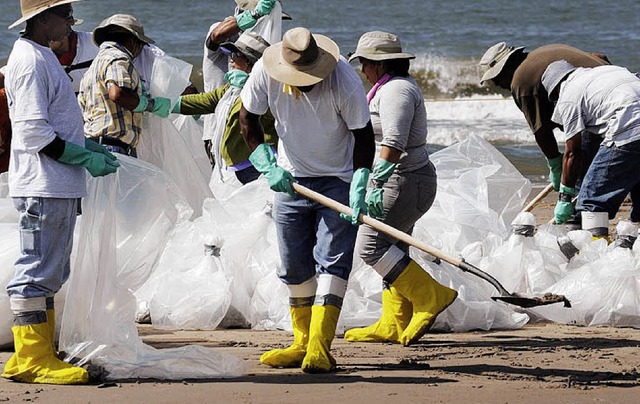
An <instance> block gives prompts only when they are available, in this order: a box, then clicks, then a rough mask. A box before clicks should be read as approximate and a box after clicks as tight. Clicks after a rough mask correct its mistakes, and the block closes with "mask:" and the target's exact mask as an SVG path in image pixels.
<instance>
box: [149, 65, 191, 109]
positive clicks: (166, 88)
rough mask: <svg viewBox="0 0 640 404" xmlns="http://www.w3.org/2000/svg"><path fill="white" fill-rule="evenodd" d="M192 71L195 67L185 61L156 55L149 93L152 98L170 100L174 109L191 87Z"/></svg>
mask: <svg viewBox="0 0 640 404" xmlns="http://www.w3.org/2000/svg"><path fill="white" fill-rule="evenodd" d="M192 69H193V66H192V65H190V64H189V63H187V62H185V61H183V60H180V59H176V58H174V57H172V56H169V55H167V54H162V55H156V57H155V59H154V61H153V68H152V69H151V80H150V81H151V82H150V83H149V93H150V94H151V96H152V97H164V98H169V99H170V100H171V106H172V107H173V106H174V105H175V104H176V102H177V101H178V97H180V94H182V92H183V91H184V89H185V88H186V87H187V86H188V85H189V76H190V75H191V70H192Z"/></svg>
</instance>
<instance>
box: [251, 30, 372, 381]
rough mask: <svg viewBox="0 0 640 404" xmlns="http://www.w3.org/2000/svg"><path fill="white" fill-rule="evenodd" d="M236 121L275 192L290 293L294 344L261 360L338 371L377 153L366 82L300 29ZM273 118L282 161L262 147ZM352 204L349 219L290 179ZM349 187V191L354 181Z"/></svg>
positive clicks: (260, 77) (261, 71)
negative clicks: (336, 348)
mask: <svg viewBox="0 0 640 404" xmlns="http://www.w3.org/2000/svg"><path fill="white" fill-rule="evenodd" d="M240 98H241V99H242V104H243V108H242V110H241V112H240V124H241V127H242V133H243V135H244V136H245V140H246V142H247V144H248V146H249V148H250V149H251V150H252V153H251V155H250V156H249V160H250V161H251V163H252V164H253V166H254V167H255V168H256V169H257V170H258V171H260V172H261V173H262V174H264V175H265V177H266V178H267V180H268V182H269V185H270V186H271V189H273V190H275V191H278V192H277V193H276V196H275V201H274V206H273V218H274V221H275V224H276V229H277V235H278V246H279V249H280V256H281V258H282V267H281V269H280V271H279V274H278V275H279V276H280V279H281V280H282V281H283V282H284V283H285V284H286V285H287V287H288V289H289V305H290V313H291V321H292V326H293V338H294V341H293V344H292V345H291V346H289V347H287V348H284V349H274V350H271V351H268V352H265V353H264V354H263V355H262V356H261V357H260V362H262V363H263V364H266V365H269V366H274V367H298V366H301V367H302V370H303V371H304V372H307V373H317V372H319V373H324V372H330V371H332V370H334V369H335V367H336V361H335V359H334V358H333V356H332V355H331V353H330V349H331V342H332V341H333V338H334V335H335V330H336V325H337V322H338V317H339V315H340V309H341V307H342V301H343V299H344V296H345V293H346V290H347V279H348V278H349V273H350V272H351V265H352V261H353V250H354V243H355V238H356V233H357V227H356V226H354V225H357V224H358V221H357V216H358V214H359V213H363V214H364V213H366V204H365V201H364V198H365V193H366V186H367V181H368V178H369V171H370V167H371V164H372V162H373V156H374V153H375V141H374V135H373V129H372V127H371V122H370V119H369V109H368V107H367V99H366V95H365V93H364V88H363V87H362V82H361V80H360V78H359V77H358V75H357V74H356V73H355V71H354V69H353V68H352V67H351V66H350V65H349V64H348V62H347V61H346V59H344V58H342V57H340V51H339V48H338V45H336V43H335V42H333V41H332V40H331V39H330V38H328V37H326V36H323V35H318V34H311V32H309V30H308V29H306V28H302V27H298V28H293V29H291V30H289V31H287V32H286V33H285V34H284V36H283V39H282V42H279V43H277V44H275V45H272V46H270V47H269V48H267V50H265V52H264V55H263V57H262V59H261V60H259V61H258V63H256V65H255V66H254V67H253V71H252V72H251V75H250V76H249V79H248V80H247V83H246V84H245V86H244V88H243V89H242V92H241V94H240ZM267 109H271V112H272V114H273V116H274V117H275V120H276V131H277V133H278V137H279V138H280V142H279V147H278V156H277V157H276V156H275V154H274V151H273V149H272V148H271V147H270V146H269V145H268V144H266V143H265V140H264V135H263V132H262V128H261V127H260V121H259V117H260V115H262V114H264V113H265V112H266V111H267ZM294 181H295V182H298V183H300V184H301V185H303V186H305V187H308V188H311V189H313V190H315V191H317V192H319V193H321V194H324V195H325V196H327V197H329V198H331V199H333V200H336V201H337V202H339V203H342V204H345V205H346V204H349V205H350V206H351V208H353V211H354V212H353V216H352V217H351V216H350V217H347V218H346V219H347V220H348V221H345V220H343V219H342V218H341V216H340V215H339V214H338V213H336V212H334V211H333V210H331V209H329V208H326V207H324V206H322V205H320V204H319V203H317V202H313V201H309V200H307V199H305V198H304V197H302V196H299V195H297V194H296V193H295V192H294V191H293V189H292V182H294ZM349 183H351V185H349Z"/></svg>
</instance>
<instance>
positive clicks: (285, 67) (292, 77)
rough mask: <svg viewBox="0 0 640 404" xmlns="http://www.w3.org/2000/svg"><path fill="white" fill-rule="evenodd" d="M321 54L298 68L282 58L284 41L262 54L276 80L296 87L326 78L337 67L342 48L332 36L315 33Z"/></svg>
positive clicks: (315, 82)
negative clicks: (303, 68)
mask: <svg viewBox="0 0 640 404" xmlns="http://www.w3.org/2000/svg"><path fill="white" fill-rule="evenodd" d="M313 38H314V39H315V41H316V44H317V45H318V50H319V52H320V54H319V55H318V58H317V59H316V61H315V63H313V64H312V65H311V66H309V67H307V68H305V70H298V69H296V68H295V67H293V66H292V65H290V64H288V63H287V62H285V61H284V60H283V59H282V42H278V43H277V44H274V45H271V46H269V47H268V48H267V49H266V50H265V51H264V54H263V55H262V60H263V63H264V68H265V70H266V72H267V74H268V75H269V76H270V77H271V78H272V79H274V80H276V81H279V82H281V83H284V84H288V85H290V86H296V87H304V86H311V85H313V84H317V83H319V82H321V81H322V80H324V79H326V78H327V77H328V76H329V75H330V74H331V73H332V72H333V70H334V69H335V68H336V65H337V64H338V60H339V59H340V48H339V47H338V44H336V43H335V42H333V41H332V40H331V39H330V38H328V37H326V36H324V35H319V34H313Z"/></svg>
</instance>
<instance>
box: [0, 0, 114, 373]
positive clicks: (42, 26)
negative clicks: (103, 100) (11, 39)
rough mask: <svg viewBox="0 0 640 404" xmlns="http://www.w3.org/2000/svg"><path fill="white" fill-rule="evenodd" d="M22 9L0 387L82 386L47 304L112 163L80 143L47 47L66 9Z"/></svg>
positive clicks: (34, 5) (13, 86)
mask: <svg viewBox="0 0 640 404" xmlns="http://www.w3.org/2000/svg"><path fill="white" fill-rule="evenodd" d="M75 1H78V0H63V1H55V0H21V2H20V6H21V9H22V18H20V19H19V20H18V21H16V22H15V23H13V24H12V25H11V27H15V26H17V25H19V24H20V23H22V22H26V29H25V31H24V34H23V35H22V37H21V38H19V39H18V40H17V41H16V42H15V44H14V47H13V50H12V51H11V54H10V55H9V60H8V63H7V68H6V72H5V73H6V80H5V84H6V90H7V98H8V100H9V111H10V115H11V120H12V124H13V139H12V143H11V160H10V162H9V196H10V197H12V198H13V202H14V205H15V207H16V208H17V210H18V211H19V213H20V220H19V226H20V245H21V251H20V256H19V257H18V260H17V261H16V264H15V274H14V276H13V278H12V279H11V281H10V282H9V283H8V285H7V293H8V295H9V302H10V306H11V310H12V311H13V315H14V324H15V325H14V326H13V327H12V328H11V330H12V331H13V340H14V346H15V354H14V355H13V356H11V358H10V359H9V360H8V361H7V363H6V364H5V366H4V373H3V374H2V377H6V378H9V379H13V380H16V381H20V382H27V383H50V384H78V383H87V381H88V374H87V371H86V370H85V369H82V368H80V367H76V366H73V365H70V364H68V363H66V362H63V361H61V360H59V359H58V358H57V353H56V350H55V348H54V333H55V314H54V313H55V312H54V306H53V303H54V296H55V294H56V293H57V292H58V291H59V290H60V288H61V287H62V285H63V284H64V283H65V282H66V281H67V279H68V277H69V272H70V255H71V247H72V241H73V230H74V227H75V223H76V213H77V211H78V209H77V204H78V198H81V197H83V196H84V195H85V193H86V188H85V187H86V186H85V184H86V179H85V168H86V169H87V170H88V171H89V173H90V174H91V175H92V176H101V175H107V174H110V173H114V172H115V171H116V170H117V168H118V166H119V163H118V161H117V159H116V158H115V157H114V156H113V155H112V154H111V153H109V152H108V151H107V150H106V149H105V148H104V147H102V146H100V145H98V144H96V143H95V142H92V141H90V140H87V139H85V137H84V130H83V125H82V113H81V112H80V108H79V107H78V103H77V101H76V97H75V94H74V92H73V88H72V86H71V81H70V80H69V77H68V76H67V74H66V73H65V72H64V70H63V68H62V66H61V65H60V63H59V62H58V59H57V58H56V55H55V54H54V53H53V51H52V50H51V49H50V48H49V44H50V43H51V42H54V41H59V40H61V39H62V38H64V37H65V36H66V35H68V34H69V31H70V30H71V26H72V25H73V23H74V18H73V8H72V6H71V3H73V2H75Z"/></svg>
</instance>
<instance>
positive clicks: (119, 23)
mask: <svg viewBox="0 0 640 404" xmlns="http://www.w3.org/2000/svg"><path fill="white" fill-rule="evenodd" d="M114 27H119V28H122V29H124V30H126V31H128V32H129V33H131V34H132V35H133V36H135V37H136V38H138V39H139V40H141V41H142V42H144V43H146V44H152V43H155V42H156V41H154V40H153V39H151V38H149V37H148V36H146V35H145V34H144V27H143V26H142V23H141V22H140V21H139V20H138V19H137V18H136V17H134V16H132V15H129V14H114V15H112V16H111V17H109V18H106V19H104V20H103V21H102V22H101V23H100V24H99V25H98V26H97V27H95V28H94V29H93V42H95V43H96V45H98V46H100V44H102V42H104V41H105V38H104V37H105V34H107V32H108V31H109V30H111V29H113V28H114Z"/></svg>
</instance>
